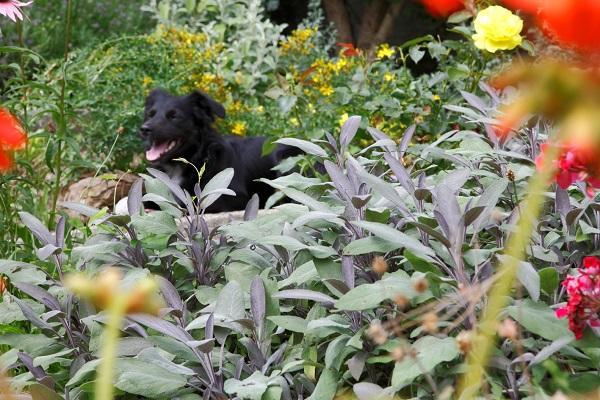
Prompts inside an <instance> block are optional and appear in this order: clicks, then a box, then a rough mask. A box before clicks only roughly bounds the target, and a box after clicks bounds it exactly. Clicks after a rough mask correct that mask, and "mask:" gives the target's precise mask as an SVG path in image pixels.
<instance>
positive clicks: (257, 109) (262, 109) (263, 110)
mask: <svg viewBox="0 0 600 400" xmlns="http://www.w3.org/2000/svg"><path fill="white" fill-rule="evenodd" d="M255 111H256V112H257V113H259V114H262V113H264V112H265V108H264V107H263V106H258V107H256V110H255Z"/></svg>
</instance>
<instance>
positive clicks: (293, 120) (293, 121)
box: [290, 117, 300, 127]
mask: <svg viewBox="0 0 600 400" xmlns="http://www.w3.org/2000/svg"><path fill="white" fill-rule="evenodd" d="M290 124H292V125H294V126H295V127H299V126H300V121H298V118H296V117H292V118H290Z"/></svg>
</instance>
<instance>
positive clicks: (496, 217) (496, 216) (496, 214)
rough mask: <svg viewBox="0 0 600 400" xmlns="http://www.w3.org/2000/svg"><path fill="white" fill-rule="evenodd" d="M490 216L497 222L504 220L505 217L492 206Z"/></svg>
mask: <svg viewBox="0 0 600 400" xmlns="http://www.w3.org/2000/svg"><path fill="white" fill-rule="evenodd" d="M490 217H491V218H492V220H493V221H494V222H495V223H497V224H499V223H501V222H502V221H504V218H506V216H505V215H504V213H503V212H502V211H500V210H499V209H497V208H494V209H493V210H492V212H491V213H490Z"/></svg>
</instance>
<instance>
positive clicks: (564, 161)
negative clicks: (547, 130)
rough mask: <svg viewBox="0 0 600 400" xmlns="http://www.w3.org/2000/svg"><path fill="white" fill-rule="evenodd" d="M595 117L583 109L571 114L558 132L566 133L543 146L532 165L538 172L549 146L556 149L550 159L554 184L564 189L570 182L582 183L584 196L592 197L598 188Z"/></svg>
mask: <svg viewBox="0 0 600 400" xmlns="http://www.w3.org/2000/svg"><path fill="white" fill-rule="evenodd" d="M598 118H599V116H598V115H597V114H595V113H590V112H589V111H586V110H580V111H576V112H573V113H572V114H571V115H570V116H569V117H568V118H567V119H566V121H565V122H564V123H563V124H562V125H561V127H560V129H561V130H562V131H563V132H565V133H568V134H567V135H565V138H564V139H562V140H561V141H560V142H559V143H558V144H552V145H550V144H548V143H546V144H543V145H542V146H541V153H540V155H539V156H538V157H537V159H536V160H535V161H536V165H537V167H538V169H541V168H542V166H543V165H544V160H545V157H546V154H547V152H548V149H549V146H559V149H558V150H559V152H558V156H557V157H556V160H554V168H555V169H556V174H555V179H556V183H558V185H559V186H560V187H561V188H563V189H566V188H568V187H569V186H570V185H571V184H572V183H573V182H585V183H586V186H587V191H586V192H587V195H588V196H590V197H592V196H593V195H594V188H600V157H599V154H600V148H599V143H598V139H597V138H598V136H597V133H598V129H597V128H598V126H600V125H596V124H595V122H598V120H599V119H598Z"/></svg>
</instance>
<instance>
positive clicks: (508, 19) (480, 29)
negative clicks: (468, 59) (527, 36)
mask: <svg viewBox="0 0 600 400" xmlns="http://www.w3.org/2000/svg"><path fill="white" fill-rule="evenodd" d="M474 25H475V32H476V33H475V34H474V35H473V41H474V42H475V46H476V47H477V48H479V49H481V50H487V51H489V52H491V53H495V52H496V50H512V49H514V48H515V47H517V46H518V45H520V44H521V41H522V40H523V38H521V35H520V33H521V29H523V20H522V19H521V18H519V17H518V16H517V15H515V14H513V13H511V12H510V11H509V10H507V9H506V8H504V7H500V6H491V7H488V8H486V9H485V10H481V11H480V12H479V13H478V14H477V17H476V18H475V22H474Z"/></svg>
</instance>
